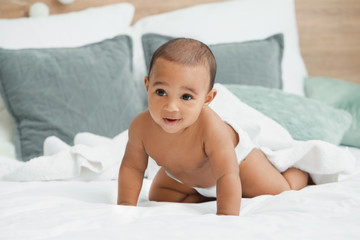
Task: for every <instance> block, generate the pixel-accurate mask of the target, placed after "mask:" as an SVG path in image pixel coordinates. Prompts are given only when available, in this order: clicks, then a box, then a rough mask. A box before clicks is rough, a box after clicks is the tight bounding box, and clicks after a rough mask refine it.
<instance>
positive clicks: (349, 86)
mask: <svg viewBox="0 0 360 240" xmlns="http://www.w3.org/2000/svg"><path fill="white" fill-rule="evenodd" d="M305 92H306V95H307V96H308V97H309V98H313V99H317V100H319V101H322V102H324V103H326V104H328V105H330V106H332V107H336V108H339V109H343V110H345V111H347V112H349V113H350V114H351V116H352V119H353V122H352V124H351V127H350V129H349V130H348V131H347V132H346V133H345V135H344V138H343V139H342V141H341V144H343V145H348V146H353V147H358V148H360V84H356V83H352V82H347V81H342V80H336V79H331V78H325V77H309V78H306V79H305Z"/></svg>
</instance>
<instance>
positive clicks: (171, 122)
mask: <svg viewBox="0 0 360 240" xmlns="http://www.w3.org/2000/svg"><path fill="white" fill-rule="evenodd" d="M163 119H164V121H165V123H166V124H168V125H175V124H176V123H178V122H179V121H180V120H181V119H176V118H163Z"/></svg>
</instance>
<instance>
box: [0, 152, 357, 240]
mask: <svg viewBox="0 0 360 240" xmlns="http://www.w3.org/2000/svg"><path fill="white" fill-rule="evenodd" d="M350 151H351V152H352V153H353V154H354V155H355V156H356V159H357V169H356V171H354V173H352V174H351V175H347V176H342V177H341V180H340V181H339V182H335V183H329V184H321V185H313V186H308V187H306V188H304V189H302V190H300V191H287V192H283V193H282V194H279V195H276V196H270V195H263V196H259V197H255V198H252V199H248V198H244V199H243V200H242V204H241V210H240V216H238V217H235V216H217V215H216V214H215V213H216V202H215V201H212V202H206V203H200V204H184V203H168V202H150V201H148V191H149V188H150V185H151V180H149V179H144V182H143V188H142V191H141V194H140V198H139V205H138V206H137V207H131V206H118V205H116V197H117V181H115V180H114V181H89V182H85V181H73V180H71V181H42V182H0V232H1V237H0V238H1V239H14V240H15V239H170V238H171V239H219V238H221V239H239V238H242V239H304V238H305V239H360V231H358V227H359V223H360V171H359V169H360V149H357V148H350Z"/></svg>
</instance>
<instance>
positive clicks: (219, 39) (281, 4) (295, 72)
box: [134, 0, 307, 95]
mask: <svg viewBox="0 0 360 240" xmlns="http://www.w3.org/2000/svg"><path fill="white" fill-rule="evenodd" d="M146 33H157V34H162V35H167V36H172V37H189V38H194V39H198V40H200V41H202V42H204V43H205V44H208V45H211V44H219V43H233V42H244V41H250V40H259V39H265V38H267V37H269V36H272V35H274V34H277V33H283V34H284V46H285V48H284V56H283V61H282V80H283V89H284V91H286V92H292V93H296V94H300V95H304V93H303V78H304V76H306V75H307V73H306V69H305V65H304V62H303V60H302V57H301V55H300V50H299V43H298V34H297V27H296V18H295V8H294V0H272V1H268V0H234V1H221V2H216V3H208V4H201V5H197V6H194V7H190V8H185V9H180V10H176V11H172V12H168V13H164V14H159V15H154V16H149V17H146V18H143V19H141V20H139V21H138V22H137V23H135V25H134V51H135V52H134V62H135V63H136V66H135V67H136V69H135V70H136V76H137V78H136V79H137V81H139V82H141V83H143V80H144V76H145V75H146V67H145V62H144V57H143V50H142V46H141V36H142V35H144V34H146ZM142 89H143V87H142Z"/></svg>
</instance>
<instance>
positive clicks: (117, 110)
mask: <svg viewBox="0 0 360 240" xmlns="http://www.w3.org/2000/svg"><path fill="white" fill-rule="evenodd" d="M131 57H132V42H131V40H130V38H129V37H128V36H125V35H120V36H117V37H115V38H113V39H108V40H105V41H103V42H100V43H95V44H90V45H86V46H83V47H78V48H50V49H23V50H5V49H0V93H1V95H2V97H3V99H4V102H5V105H6V106H7V108H8V110H9V112H10V113H11V114H12V116H13V117H14V119H15V123H16V131H15V147H16V153H17V157H18V158H19V159H21V160H23V161H27V160H29V159H31V158H33V157H37V156H40V155H42V152H43V151H42V148H43V141H44V140H45V138H46V137H48V136H53V135H54V136H57V137H59V138H61V139H62V140H64V141H65V142H66V143H68V144H73V137H74V135H75V134H76V133H78V132H92V133H94V134H97V135H102V136H106V137H114V136H115V135H117V134H118V133H120V132H121V131H123V130H125V129H127V128H128V127H129V124H130V122H131V120H132V119H133V118H134V117H135V116H136V115H137V114H138V113H139V112H140V111H141V110H142V105H141V102H140V99H138V95H137V93H136V90H135V85H134V81H133V80H132V72H131V70H132V61H131Z"/></svg>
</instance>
